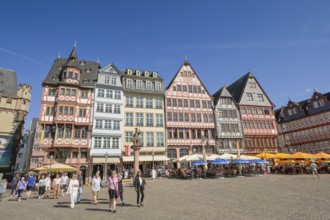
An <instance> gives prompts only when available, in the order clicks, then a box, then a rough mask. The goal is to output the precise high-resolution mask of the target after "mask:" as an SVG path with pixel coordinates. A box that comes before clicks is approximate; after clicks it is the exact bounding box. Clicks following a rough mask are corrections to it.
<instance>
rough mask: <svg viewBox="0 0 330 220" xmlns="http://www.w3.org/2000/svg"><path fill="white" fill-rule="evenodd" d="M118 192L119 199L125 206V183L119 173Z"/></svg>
mask: <svg viewBox="0 0 330 220" xmlns="http://www.w3.org/2000/svg"><path fill="white" fill-rule="evenodd" d="M118 191H119V197H120V201H121V204H122V205H124V204H125V203H124V182H123V176H122V175H121V174H120V173H119V174H118Z"/></svg>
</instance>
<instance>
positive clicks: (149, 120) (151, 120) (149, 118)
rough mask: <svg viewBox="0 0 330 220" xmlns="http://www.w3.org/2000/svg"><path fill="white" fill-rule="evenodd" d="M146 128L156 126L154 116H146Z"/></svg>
mask: <svg viewBox="0 0 330 220" xmlns="http://www.w3.org/2000/svg"><path fill="white" fill-rule="evenodd" d="M146 126H154V114H152V113H151V114H148V113H147V114H146Z"/></svg>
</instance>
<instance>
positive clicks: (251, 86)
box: [249, 82, 257, 89]
mask: <svg viewBox="0 0 330 220" xmlns="http://www.w3.org/2000/svg"><path fill="white" fill-rule="evenodd" d="M249 86H250V88H254V89H255V88H257V86H256V83H254V82H249Z"/></svg>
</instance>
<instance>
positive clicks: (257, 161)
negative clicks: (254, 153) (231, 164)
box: [251, 159, 269, 164]
mask: <svg viewBox="0 0 330 220" xmlns="http://www.w3.org/2000/svg"><path fill="white" fill-rule="evenodd" d="M251 162H252V163H264V164H269V162H268V161H267V160H262V159H256V160H251Z"/></svg>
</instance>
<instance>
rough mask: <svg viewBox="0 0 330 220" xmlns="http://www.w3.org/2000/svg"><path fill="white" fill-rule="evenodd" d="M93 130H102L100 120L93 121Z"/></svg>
mask: <svg viewBox="0 0 330 220" xmlns="http://www.w3.org/2000/svg"><path fill="white" fill-rule="evenodd" d="M95 128H97V129H102V128H103V125H102V120H99V119H96V120H95Z"/></svg>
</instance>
